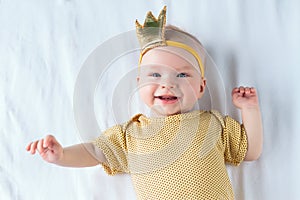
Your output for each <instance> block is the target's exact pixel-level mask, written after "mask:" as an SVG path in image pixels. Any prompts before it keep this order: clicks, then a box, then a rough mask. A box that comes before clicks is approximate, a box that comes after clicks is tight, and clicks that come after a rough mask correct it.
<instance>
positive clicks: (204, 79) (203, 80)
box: [200, 77, 206, 93]
mask: <svg viewBox="0 0 300 200" xmlns="http://www.w3.org/2000/svg"><path fill="white" fill-rule="evenodd" d="M205 87H206V78H205V77H204V78H202V83H201V85H200V93H204V91H205Z"/></svg>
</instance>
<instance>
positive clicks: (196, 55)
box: [139, 40, 205, 78]
mask: <svg viewBox="0 0 300 200" xmlns="http://www.w3.org/2000/svg"><path fill="white" fill-rule="evenodd" d="M166 44H167V46H173V47H179V48H182V49H184V50H187V51H188V52H190V53H191V54H192V55H193V56H194V57H195V58H196V60H197V62H198V64H199V68H200V71H201V77H202V78H203V77H204V72H205V71H204V66H203V63H202V60H201V58H200V56H199V55H198V53H197V52H196V51H195V50H194V49H193V48H192V47H190V46H188V45H186V44H183V43H180V42H175V41H171V40H167V41H166ZM144 54H145V52H144V53H141V54H140V58H139V66H140V64H141V62H142V59H143V56H144Z"/></svg>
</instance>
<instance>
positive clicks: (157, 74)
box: [151, 73, 161, 77]
mask: <svg viewBox="0 0 300 200" xmlns="http://www.w3.org/2000/svg"><path fill="white" fill-rule="evenodd" d="M151 76H153V77H161V75H160V74H159V73H152V74H151Z"/></svg>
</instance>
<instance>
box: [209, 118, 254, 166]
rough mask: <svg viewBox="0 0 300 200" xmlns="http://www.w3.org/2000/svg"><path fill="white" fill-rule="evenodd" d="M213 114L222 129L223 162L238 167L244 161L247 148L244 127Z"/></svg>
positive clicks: (230, 119)
mask: <svg viewBox="0 0 300 200" xmlns="http://www.w3.org/2000/svg"><path fill="white" fill-rule="evenodd" d="M213 114H215V116H216V117H217V118H218V119H219V121H220V122H221V125H222V128H223V132H222V143H223V145H224V158H225V162H227V163H229V164H232V165H239V164H240V163H241V162H242V161H243V160H244V158H245V156H246V153H247V148H248V143H247V134H246V131H245V128H244V125H243V124H240V123H239V122H237V121H236V120H234V119H232V118H231V117H229V116H226V117H222V116H221V115H220V113H216V112H213Z"/></svg>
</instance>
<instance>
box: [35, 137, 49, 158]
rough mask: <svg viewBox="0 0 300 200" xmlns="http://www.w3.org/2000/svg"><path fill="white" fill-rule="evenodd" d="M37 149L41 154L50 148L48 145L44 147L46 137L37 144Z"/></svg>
mask: <svg viewBox="0 0 300 200" xmlns="http://www.w3.org/2000/svg"><path fill="white" fill-rule="evenodd" d="M37 150H38V151H39V153H40V154H42V153H45V151H47V150H48V148H47V147H44V139H41V140H40V141H39V142H38V144H37Z"/></svg>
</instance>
